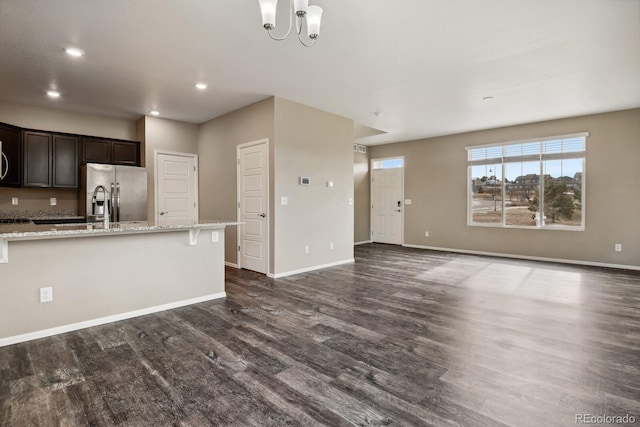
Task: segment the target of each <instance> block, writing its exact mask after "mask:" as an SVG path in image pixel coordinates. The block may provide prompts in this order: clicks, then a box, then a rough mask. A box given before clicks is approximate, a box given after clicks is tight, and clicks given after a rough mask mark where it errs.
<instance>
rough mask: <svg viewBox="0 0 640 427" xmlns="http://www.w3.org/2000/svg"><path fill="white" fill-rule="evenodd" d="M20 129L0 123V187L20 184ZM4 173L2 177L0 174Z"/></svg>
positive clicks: (18, 185)
mask: <svg viewBox="0 0 640 427" xmlns="http://www.w3.org/2000/svg"><path fill="white" fill-rule="evenodd" d="M21 133H22V129H20V128H18V127H15V126H11V125H6V124H4V123H0V141H2V154H3V155H0V178H1V179H0V187H20V186H21V185H22V139H21ZM3 175H4V178H2V176H3Z"/></svg>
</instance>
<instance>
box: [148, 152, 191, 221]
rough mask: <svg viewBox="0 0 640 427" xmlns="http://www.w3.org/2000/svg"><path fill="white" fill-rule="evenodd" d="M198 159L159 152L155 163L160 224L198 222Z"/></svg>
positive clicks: (187, 155) (188, 155) (189, 155)
mask: <svg viewBox="0 0 640 427" xmlns="http://www.w3.org/2000/svg"><path fill="white" fill-rule="evenodd" d="M196 172H197V170H196V156H195V155H192V154H185V155H181V154H169V153H158V154H157V162H156V176H157V184H158V186H157V193H156V206H157V213H158V217H157V220H158V223H159V224H163V223H165V224H166V223H177V222H181V223H186V224H188V223H192V222H195V221H197V218H198V206H197V203H196V198H197V184H196V179H197V173H196Z"/></svg>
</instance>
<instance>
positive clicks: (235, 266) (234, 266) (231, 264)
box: [224, 261, 240, 268]
mask: <svg viewBox="0 0 640 427" xmlns="http://www.w3.org/2000/svg"><path fill="white" fill-rule="evenodd" d="M224 265H226V266H227V267H233V268H240V267H239V266H238V264H234V263H232V262H228V261H225V263H224Z"/></svg>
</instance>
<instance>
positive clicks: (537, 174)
mask: <svg viewBox="0 0 640 427" xmlns="http://www.w3.org/2000/svg"><path fill="white" fill-rule="evenodd" d="M587 136H588V133H580V134H572V135H563V136H555V137H549V138H539V139H535V140H530V141H520V142H511V143H506V144H493V145H487V146H477V147H467V149H466V150H467V166H468V167H467V169H468V178H469V188H468V214H467V218H468V221H467V222H468V224H469V225H478V226H493V227H526V228H545V229H569V230H584V168H585V160H586V138H587Z"/></svg>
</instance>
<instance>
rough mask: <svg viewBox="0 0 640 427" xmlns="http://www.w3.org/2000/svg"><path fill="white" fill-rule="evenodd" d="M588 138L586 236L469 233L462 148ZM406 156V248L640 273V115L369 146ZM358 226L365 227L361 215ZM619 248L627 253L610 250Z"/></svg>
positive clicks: (376, 153) (379, 153) (374, 151)
mask: <svg viewBox="0 0 640 427" xmlns="http://www.w3.org/2000/svg"><path fill="white" fill-rule="evenodd" d="M577 132H589V133H590V136H589V137H588V138H587V160H586V168H585V189H586V192H585V209H586V213H585V219H586V227H585V230H584V231H550V230H524V229H523V230H518V229H500V228H485V227H470V226H467V169H466V151H465V147H467V146H473V145H480V144H490V143H497V142H509V141H515V140H523V139H531V138H537V137H545V136H553V135H562V134H570V133H577ZM369 151H370V153H369V157H370V158H372V159H373V158H381V157H391V156H404V157H405V198H407V199H412V202H413V203H412V205H410V206H406V207H405V232H404V243H405V244H413V245H421V246H429V247H438V248H452V249H459V250H473V251H484V252H493V253H503V254H514V255H522V256H533V257H546V258H556V259H567V260H576V261H585V262H595V263H607V264H617V265H629V266H636V267H638V266H640V243H639V242H640V227H638V212H640V197H637V194H638V188H639V187H640V167H638V160H639V159H640V109H633V110H626V111H619V112H613V113H606V114H596V115H590V116H582V117H575V118H569V119H562V120H553V121H547V122H540V123H532V124H526V125H521V126H511V127H506V128H500V129H491V130H485V131H478V132H471V133H465V134H460V135H451V136H445V137H439V138H430V139H423V140H417V141H409V142H403V143H396V144H387V145H381V146H374V147H369ZM358 221H364V218H363V217H362V216H359V217H358ZM425 231H429V233H430V237H424V232H425ZM615 243H621V244H622V249H623V250H622V252H615V251H614V250H613V248H614V244H615Z"/></svg>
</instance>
